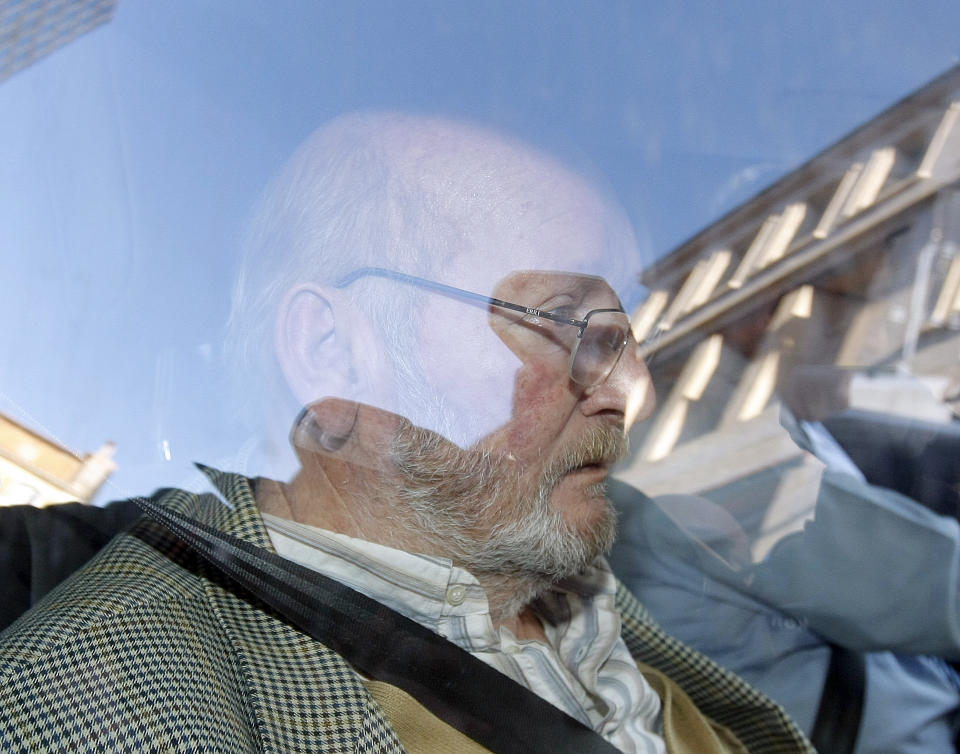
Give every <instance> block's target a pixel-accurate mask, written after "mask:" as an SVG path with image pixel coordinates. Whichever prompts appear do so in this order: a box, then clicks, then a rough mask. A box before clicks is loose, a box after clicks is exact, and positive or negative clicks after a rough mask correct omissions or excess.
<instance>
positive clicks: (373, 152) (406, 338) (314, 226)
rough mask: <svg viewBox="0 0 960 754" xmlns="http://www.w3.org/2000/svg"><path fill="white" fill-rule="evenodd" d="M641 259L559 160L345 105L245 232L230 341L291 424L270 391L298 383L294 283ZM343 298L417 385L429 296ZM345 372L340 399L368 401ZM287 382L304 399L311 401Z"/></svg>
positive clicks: (394, 292) (262, 394) (459, 129)
mask: <svg viewBox="0 0 960 754" xmlns="http://www.w3.org/2000/svg"><path fill="white" fill-rule="evenodd" d="M636 263H637V259H636V247H635V242H634V239H633V236H632V231H631V229H630V226H629V223H628V221H627V220H626V218H625V215H624V213H623V212H622V211H621V210H620V209H619V208H618V207H617V205H616V204H615V203H613V202H610V201H608V200H607V198H606V197H605V196H603V195H602V194H601V193H600V192H598V191H597V189H596V188H594V187H593V186H591V185H590V184H589V183H588V182H587V181H586V180H585V179H584V178H582V177H581V176H579V175H577V174H576V173H574V172H572V171H570V170H568V169H567V168H565V167H563V166H562V165H561V164H560V163H559V162H557V161H556V160H555V159H553V158H552V157H550V156H548V155H546V154H544V153H542V152H540V151H538V150H536V149H533V148H531V147H529V146H527V145H524V144H522V143H520V142H518V141H515V140H513V139H510V138H508V137H505V136H502V135H500V134H497V133H494V132H492V131H490V130H487V129H484V128H481V127H478V126H474V125H470V124H464V123H458V122H454V121H451V120H447V119H444V118H438V117H424V116H413V115H403V114H353V115H347V116H343V117H340V118H338V119H336V120H334V121H332V122H331V123H329V124H327V125H325V126H323V127H321V128H320V129H318V130H317V131H316V132H314V133H313V134H312V135H311V136H310V137H309V138H308V139H307V140H306V141H305V142H304V143H303V144H302V145H301V146H300V147H299V148H298V149H297V151H296V152H295V153H294V155H293V156H292V157H291V159H290V160H289V161H288V163H287V165H286V166H285V167H284V168H283V170H282V171H281V173H280V174H279V175H278V176H277V178H276V179H275V180H274V181H273V182H272V184H271V185H270V187H269V188H268V190H267V191H266V192H265V194H264V196H263V198H262V200H261V202H260V204H259V206H258V209H257V211H256V213H255V216H254V219H253V222H252V223H251V225H250V229H249V232H248V234H247V243H246V249H245V257H244V263H243V267H242V271H241V274H240V275H239V278H238V283H237V285H236V288H235V290H234V296H233V312H232V316H231V328H230V330H231V332H230V337H229V343H230V345H231V350H232V351H233V353H234V355H235V356H237V357H239V358H238V359H237V361H238V363H239V370H238V372H239V373H241V374H243V375H245V379H249V380H251V382H252V383H253V385H254V387H253V388H252V389H250V388H248V389H246V390H245V394H247V395H252V396H256V398H255V400H256V403H257V406H258V407H259V408H263V407H264V406H265V405H269V408H268V413H270V414H277V413H279V414H280V415H281V416H282V417H283V418H282V419H281V421H280V423H279V425H278V427H283V426H284V425H285V424H286V423H287V422H289V420H290V419H291V418H292V414H293V408H294V407H293V405H292V404H289V403H287V405H286V407H285V408H283V409H281V408H280V406H281V404H279V403H277V400H276V399H277V398H278V397H280V396H288V395H289V391H288V389H287V387H286V385H289V384H290V383H291V379H290V375H289V374H287V375H286V377H285V378H283V379H281V378H280V374H279V373H278V372H277V371H276V370H275V368H274V367H273V361H274V359H273V356H274V354H275V353H277V350H278V349H277V348H276V345H275V344H276V342H277V336H278V332H281V331H282V330H283V328H282V326H281V327H279V329H278V325H277V317H278V313H279V312H280V311H281V310H282V309H283V307H284V306H286V305H288V304H289V295H290V292H291V291H292V290H296V289H297V288H298V286H303V285H304V284H308V283H309V284H313V285H316V286H319V287H324V288H327V289H329V288H330V287H331V286H334V285H335V284H336V282H337V281H339V280H341V279H343V278H344V277H345V276H346V275H348V274H349V273H350V272H352V271H354V270H356V269H358V268H362V267H368V266H376V267H388V268H391V269H394V270H398V271H402V272H407V273H413V274H417V275H420V276H423V277H427V278H432V279H440V280H443V281H444V282H447V283H451V284H454V285H458V286H460V287H464V288H469V289H472V290H477V291H481V292H484V293H490V292H491V291H492V290H493V289H494V288H495V286H496V284H497V283H498V281H499V280H501V279H502V278H503V277H505V276H506V275H507V274H509V272H510V271H512V270H514V269H517V268H525V269H567V270H580V271H586V272H599V273H601V274H603V275H604V276H605V277H607V278H608V279H613V280H616V281H618V282H620V283H625V282H626V281H628V280H632V279H633V278H634V276H635V274H636V271H637V270H636V266H635V265H636ZM343 297H344V298H346V299H348V300H349V301H350V303H351V305H352V306H353V307H354V310H355V312H356V316H362V317H363V318H365V319H366V320H368V322H369V324H370V326H371V329H372V330H375V331H376V332H377V334H378V335H380V336H382V343H383V344H384V349H385V353H386V355H387V356H389V357H391V358H392V360H393V362H394V363H395V365H396V366H397V371H398V373H399V377H398V379H399V380H400V382H407V383H417V384H419V383H420V382H421V380H420V378H419V375H417V374H414V372H416V371H418V369H419V366H418V365H417V364H416V363H411V360H410V358H409V356H410V355H411V354H412V353H414V352H415V351H416V340H417V339H418V338H419V337H420V334H419V332H418V330H417V328H416V327H414V326H413V322H414V320H415V317H416V313H417V311H418V304H419V302H420V301H421V300H422V294H421V293H420V292H417V291H415V290H411V289H410V288H407V287H404V286H396V285H391V284H390V283H388V282H386V281H382V280H380V281H376V280H372V281H369V282H367V283H365V284H363V285H357V286H351V287H350V288H349V289H348V290H345V291H344V292H343ZM280 351H281V360H282V358H283V349H282V348H281V349H280ZM331 353H332V352H331ZM339 360H340V359H339V358H337V361H339ZM330 366H331V368H338V367H339V366H340V364H339V363H334V364H331V365H330ZM357 374H359V372H358V371H357V368H356V367H355V368H354V375H355V376H356V375H357ZM367 377H370V375H369V374H368V375H367ZM368 381H369V380H368ZM347 382H349V380H345V381H342V382H341V384H340V385H337V386H335V387H337V388H338V389H340V390H342V391H344V392H345V393H346V394H344V395H342V397H347V398H350V399H360V400H369V399H371V394H370V392H369V391H367V392H366V393H363V392H361V391H360V388H359V387H358V386H357V385H356V384H354V385H353V386H348V385H347V384H346V383H347ZM355 382H357V381H355ZM292 387H293V392H294V393H295V394H296V403H297V404H299V405H303V403H305V402H309V399H305V397H304V396H305V394H303V393H302V391H301V392H298V390H297V388H296V386H292ZM408 387H409V385H408ZM315 397H321V396H319V395H318V396H315ZM265 401H268V402H269V403H265ZM390 408H396V404H393V405H391V406H390Z"/></svg>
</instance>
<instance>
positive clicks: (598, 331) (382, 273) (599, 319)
mask: <svg viewBox="0 0 960 754" xmlns="http://www.w3.org/2000/svg"><path fill="white" fill-rule="evenodd" d="M544 274H545V275H549V274H552V273H544ZM371 275H372V276H376V277H382V278H387V279H388V280H397V281H399V282H401V283H408V284H410V285H415V286H418V287H420V288H426V289H427V290H431V291H434V292H435V293H439V294H441V295H444V296H449V297H451V298H457V299H461V300H467V301H474V302H477V303H480V304H483V305H484V306H495V307H497V308H499V309H509V310H510V311H515V312H520V313H522V314H524V315H525V319H526V321H527V322H528V323H529V324H532V325H540V324H541V320H545V321H547V322H551V323H553V324H554V325H556V326H557V327H558V328H559V327H562V326H569V327H575V328H576V329H577V335H576V339H571V338H565V337H562V336H561V337H559V338H558V339H559V340H560V342H562V343H563V344H564V345H565V347H566V348H567V349H568V350H569V351H570V363H569V370H570V379H572V380H573V381H574V382H576V383H577V384H578V385H582V386H583V387H592V386H594V385H598V384H600V383H601V382H603V381H604V380H605V379H606V378H607V377H608V376H609V374H610V372H612V371H613V368H614V367H615V366H616V365H617V362H618V361H619V360H620V355H621V354H622V353H623V349H624V348H626V345H627V343H628V342H629V341H630V340H631V339H632V332H631V330H630V318H629V317H628V316H627V313H626V312H625V311H623V309H622V308H609V309H591V310H590V311H588V312H587V313H586V314H585V315H583V319H576V318H573V317H567V316H564V315H563V314H558V313H557V312H556V311H552V312H550V311H542V310H540V309H536V308H533V307H529V306H523V305H522V304H513V303H511V302H509V301H503V300H501V299H499V298H493V297H491V296H484V295H483V294H481V293H472V292H470V291H465V290H463V289H462V288H455V287H453V286H452V285H445V284H444V283H437V282H435V281H433V280H427V279H425V278H421V277H417V276H416V275H408V274H406V273H404V272H395V271H393V270H388V269H385V268H383V267H360V268H358V269H356V270H354V271H353V272H351V273H349V274H348V275H346V276H344V277H343V278H341V279H340V280H339V281H337V282H336V283H334V287H335V288H346V287H347V286H348V285H350V284H351V283H354V282H355V281H357V280H358V279H360V278H361V277H366V276H371ZM569 332H572V331H569Z"/></svg>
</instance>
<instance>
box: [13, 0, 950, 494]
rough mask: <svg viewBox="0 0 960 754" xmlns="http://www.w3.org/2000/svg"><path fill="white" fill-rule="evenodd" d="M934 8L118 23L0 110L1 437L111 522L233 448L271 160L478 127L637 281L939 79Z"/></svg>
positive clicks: (236, 2)
mask: <svg viewBox="0 0 960 754" xmlns="http://www.w3.org/2000/svg"><path fill="white" fill-rule="evenodd" d="M958 28H960V4H958V3H956V1H955V0H950V1H949V2H948V1H946V0H943V1H941V2H905V1H904V2H898V1H896V0H894V1H891V2H885V3H882V4H880V3H876V2H869V3H868V2H859V1H858V2H846V3H837V2H825V1H824V0H808V1H807V2H775V1H770V2H735V3H711V2H664V3H659V4H657V3H641V2H618V1H616V0H604V1H603V2H598V1H596V0H594V1H593V2H585V1H581V2H573V1H572V0H536V1H531V2H516V1H514V2H490V1H486V2H472V3H459V2H441V1H440V0H431V1H427V0H423V1H421V2H383V1H382V0H381V1H378V2H343V1H337V2H331V1H327V2H322V3H318V2H316V1H315V0H309V1H308V0H304V1H303V2H279V3H272V4H267V3H263V2H254V1H253V0H231V1H230V2H227V1H225V0H223V1H218V0H206V1H204V2H198V1H197V0H194V1H193V2H184V1H183V0H168V1H167V2H163V3H156V2H148V1H147V0H121V2H120V4H119V7H118V10H117V15H116V17H115V18H114V20H113V21H111V22H110V23H109V24H108V25H106V26H105V27H103V28H101V29H99V30H97V31H95V32H93V33H91V34H89V35H87V36H85V37H83V38H81V39H78V40H76V41H75V42H73V43H71V44H70V45H69V46H67V47H66V48H64V49H62V50H60V51H58V52H56V53H55V54H54V55H52V56H51V57H49V58H47V59H45V60H43V61H40V62H38V63H36V64H35V65H34V66H32V67H31V68H29V69H27V70H25V71H23V72H20V73H18V74H16V75H15V76H14V77H13V78H11V79H9V80H8V81H6V82H4V83H2V84H0V282H2V285H3V287H4V291H5V292H4V295H3V296H2V297H0V315H2V316H3V321H4V322H5V323H8V325H7V326H6V327H5V328H3V330H2V332H0V348H2V352H3V353H4V355H5V357H4V358H3V359H0V410H3V411H6V412H9V413H11V414H13V415H14V416H16V417H18V418H20V419H22V420H24V421H25V422H27V423H28V424H30V425H31V426H33V427H35V428H38V429H41V430H42V431H45V432H47V433H48V434H50V435H52V436H54V437H56V438H57V439H59V440H60V441H61V442H63V443H64V444H66V445H67V446H69V447H71V448H74V449H76V450H81V451H83V450H93V449H94V448H96V447H97V446H99V445H100V443H101V442H103V441H104V440H107V439H112V440H114V441H116V442H117V443H118V446H119V452H118V461H119V463H120V469H119V470H118V472H117V473H116V474H115V476H114V478H113V480H112V482H111V486H110V488H109V489H108V490H106V491H105V493H104V496H105V497H115V496H120V495H126V494H131V493H136V492H144V491H149V490H150V489H152V488H153V487H155V486H158V485H168V484H174V483H180V482H181V481H182V480H183V478H184V477H185V476H186V475H188V474H189V473H190V472H189V461H191V460H194V459H196V460H203V461H207V462H217V461H219V460H220V459H223V458H226V457H228V456H229V455H230V453H231V452H233V451H234V450H235V449H236V445H237V444H238V442H239V440H240V439H242V438H241V433H240V430H239V428H238V427H237V425H236V423H235V422H234V420H233V417H232V415H231V409H230V406H229V405H226V402H225V401H223V400H220V398H221V396H222V381H223V375H222V372H221V370H220V368H219V366H218V362H217V358H216V356H217V349H218V343H219V339H220V337H221V333H222V328H223V323H224V320H225V318H226V315H227V311H228V295H229V283H230V278H231V276H232V273H233V264H234V260H235V257H236V248H237V242H238V238H239V236H240V233H241V231H242V227H243V223H244V218H245V216H246V214H247V212H248V210H249V207H250V205H251V204H252V203H253V201H254V200H255V198H256V196H257V194H258V192H259V191H260V189H261V188H262V187H263V185H264V183H265V182H266V181H267V180H268V179H269V177H270V175H271V174H272V173H273V172H274V171H275V170H276V169H277V168H278V167H279V165H280V164H281V162H282V161H283V159H284V158H285V157H286V156H287V155H288V154H289V153H290V152H291V151H292V149H293V148H294V147H295V146H296V145H297V143H299V141H300V140H301V139H302V138H303V137H305V136H306V135H307V134H308V133H309V132H310V131H311V130H313V128H315V127H316V126H317V125H319V124H320V123H322V122H323V121H324V120H326V119H328V118H330V117H332V116H334V115H336V114H338V113H341V112H344V111H347V110H353V109H358V108H399V109H416V110H429V111H440V112H444V113H449V114H453V115H459V116H463V117H468V118H472V119H477V120H481V121H484V122H486V123H489V124H492V125H494V126H498V127H501V128H504V129H507V130H509V131H512V132H514V133H517V134H519V135H521V136H523V137H526V138H528V139H531V140H534V141H537V142H540V143H543V144H545V145H546V146H548V147H550V148H552V149H555V150H558V151H560V152H564V153H568V154H577V155H580V156H581V157H584V158H586V159H587V160H589V161H590V162H592V163H593V164H595V165H596V166H597V168H598V169H599V171H600V172H601V173H602V174H603V175H605V176H606V178H607V180H608V181H609V182H610V184H611V185H612V186H613V188H614V189H615V190H616V192H617V193H618V194H619V195H620V197H621V199H622V200H623V201H624V203H625V205H626V206H627V208H628V211H629V212H630V214H631V216H632V218H633V220H634V223H635V225H636V226H637V229H638V231H639V233H640V235H641V238H642V239H643V241H644V248H645V252H646V254H647V256H648V257H649V258H651V259H652V258H655V257H657V256H659V255H661V254H663V253H665V252H666V251H668V250H669V249H670V248H671V247H672V246H674V245H676V244H677V243H679V242H681V241H682V240H683V239H685V238H686V237H688V236H690V235H692V234H693V233H694V232H696V231H697V230H699V229H700V228H702V227H703V226H704V225H706V224H708V223H709V222H710V221H711V220H712V219H714V218H716V217H717V216H719V215H720V214H722V213H723V212H725V211H727V210H729V209H731V208H732V207H734V206H736V204H738V203H739V202H742V201H743V200H745V199H747V198H749V197H750V196H751V195H752V194H754V193H756V192H757V191H758V190H760V189H761V188H763V187H764V186H765V185H767V184H768V183H769V182H771V181H773V180H775V179H776V178H777V177H779V176H780V175H782V174H783V173H785V172H787V171H789V170H790V169H791V168H793V167H795V166H797V165H798V164H800V163H801V162H803V161H805V160H806V159H808V158H810V157H811V156H813V154H815V153H816V152H818V151H819V150H821V149H823V148H824V147H826V146H828V145H829V144H830V143H832V142H834V141H835V140H837V139H839V138H840V137H842V136H843V135H844V134H845V133H847V132H848V131H850V130H851V129H853V128H855V127H856V126H857V125H859V124H860V123H862V122H864V121H865V120H867V119H869V118H870V117H872V116H873V115H875V114H876V113H878V112H880V111H881V110H883V109H885V108H886V107H888V106H889V105H891V104H892V103H893V102H895V101H896V100H898V99H900V98H901V97H903V96H905V95H906V94H908V93H910V92H911V91H912V90H914V89H915V88H917V87H919V86H921V85H922V84H924V83H925V82H926V81H928V80H930V79H931V78H933V77H934V76H936V75H937V74H939V73H941V72H942V71H944V70H946V69H947V68H949V67H950V66H951V65H954V64H956V63H957V61H958V54H960V42H958V41H957V35H956V29H958Z"/></svg>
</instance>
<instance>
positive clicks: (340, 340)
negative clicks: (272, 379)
mask: <svg viewBox="0 0 960 754" xmlns="http://www.w3.org/2000/svg"><path fill="white" fill-rule="evenodd" d="M342 309H343V298H342V295H341V294H340V292H339V291H337V290H336V289H330V288H325V287H323V286H318V285H314V284H311V283H304V284H301V285H297V286H296V287H294V288H292V289H291V290H290V291H288V292H287V294H286V295H285V296H284V298H283V301H282V302H281V304H280V308H279V310H278V311H277V320H276V325H275V331H274V348H275V350H276V354H277V359H278V360H279V362H280V367H281V369H282V370H283V374H284V376H285V377H286V379H287V384H288V385H289V386H290V389H291V391H292V392H293V394H294V395H295V396H296V397H297V400H298V401H299V402H300V404H301V405H303V406H306V405H308V404H310V403H313V402H314V401H317V400H319V399H320V398H323V397H327V396H336V397H342V398H352V397H353V394H354V393H355V392H356V389H357V386H356V384H354V383H355V382H356V380H355V378H354V377H353V375H354V374H355V373H356V369H355V367H356V365H355V364H353V354H352V353H351V348H350V341H351V337H350V336H351V333H350V331H349V325H348V323H349V322H350V320H351V319H352V318H351V317H348V316H345V312H343V311H342Z"/></svg>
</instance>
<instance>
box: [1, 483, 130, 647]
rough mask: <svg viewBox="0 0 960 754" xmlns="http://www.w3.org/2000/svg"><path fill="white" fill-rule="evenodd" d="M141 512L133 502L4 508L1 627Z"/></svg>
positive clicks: (76, 567) (34, 601)
mask: <svg viewBox="0 0 960 754" xmlns="http://www.w3.org/2000/svg"><path fill="white" fill-rule="evenodd" d="M139 516H140V509H139V507H138V506H137V504H136V503H135V502H133V501H132V500H121V501H118V502H114V503H110V504H109V505H106V506H104V507H98V506H94V505H84V504H82V503H63V504H59V505H50V506H47V507H45V508H38V507H35V506H32V505H11V506H6V507H0V631H2V630H3V629H5V628H6V627H7V626H8V625H10V624H11V623H13V621H14V620H16V619H17V618H18V617H19V616H20V614H21V613H23V612H25V611H26V610H28V609H29V608H30V607H31V606H33V605H34V604H35V603H36V602H38V601H39V600H40V599H41V598H42V597H43V596H44V595H45V594H46V593H47V592H49V591H50V590H51V589H53V587H55V586H56V585H57V584H59V583H60V582H61V581H63V580H64V579H65V578H66V577H67V576H69V575H70V574H71V573H73V572H74V571H76V570H77V569H78V568H80V566H82V565H83V564H84V563H86V562H87V561H88V560H89V559H90V558H92V557H93V556H94V555H95V554H96V553H97V551H98V550H100V549H101V548H102V547H103V546H104V545H105V544H106V543H107V542H109V541H110V540H111V539H113V536H114V535H115V534H117V533H118V532H120V531H122V530H123V529H125V528H126V527H127V526H128V525H129V524H130V523H132V522H133V521H134V520H136V519H137V518H139Z"/></svg>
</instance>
